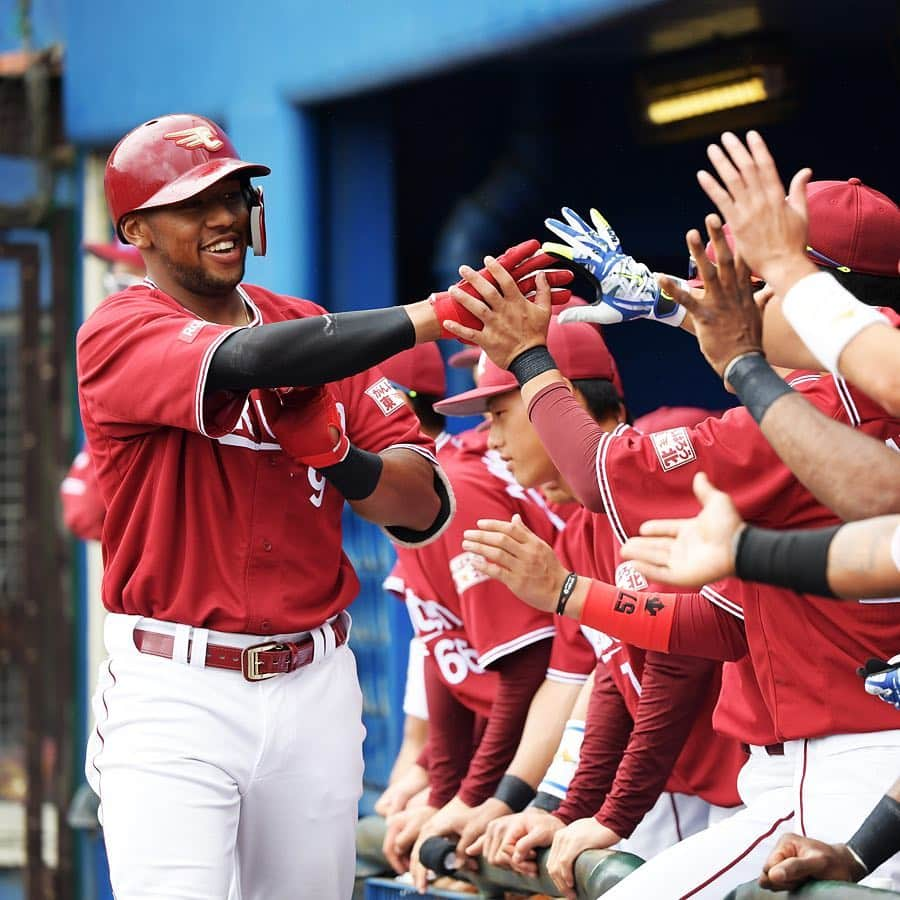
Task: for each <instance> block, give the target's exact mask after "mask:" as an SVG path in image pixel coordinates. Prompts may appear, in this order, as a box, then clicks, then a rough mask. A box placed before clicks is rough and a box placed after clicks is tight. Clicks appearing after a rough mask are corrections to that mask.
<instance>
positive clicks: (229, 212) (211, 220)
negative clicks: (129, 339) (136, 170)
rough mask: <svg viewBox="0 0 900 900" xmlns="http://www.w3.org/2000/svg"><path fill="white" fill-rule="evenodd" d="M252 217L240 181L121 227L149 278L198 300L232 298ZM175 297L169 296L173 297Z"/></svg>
mask: <svg viewBox="0 0 900 900" xmlns="http://www.w3.org/2000/svg"><path fill="white" fill-rule="evenodd" d="M249 227H250V211H249V209H248V207H247V201H246V200H245V198H244V196H243V194H242V192H241V182H240V181H238V180H237V179H228V180H225V181H220V182H218V183H216V184H214V185H212V186H211V187H209V188H207V189H206V190H205V191H203V192H202V193H200V194H197V195H196V196H194V197H190V198H189V199H187V200H184V201H182V202H181V203H175V204H172V205H171V206H163V207H160V208H158V209H151V210H145V211H141V212H138V213H135V214H133V215H132V216H129V217H128V218H127V219H126V220H125V221H124V222H123V230H124V231H125V233H126V236H127V237H128V239H129V240H130V241H131V243H133V244H135V245H136V246H137V247H138V248H139V249H140V250H141V251H143V252H144V258H145V260H146V262H147V272H148V274H149V275H150V277H151V278H152V279H153V280H154V281H155V282H156V283H157V284H159V285H160V287H162V288H163V289H164V290H166V289H168V286H169V285H173V286H174V285H177V286H178V287H179V288H180V289H181V290H182V291H186V292H188V293H189V294H191V295H193V296H196V297H203V298H215V297H221V296H227V295H229V294H230V293H231V292H232V291H233V290H234V289H235V287H237V285H238V284H239V283H240V281H241V279H242V278H243V277H244V261H245V258H246V255H247V235H248V234H249ZM170 293H171V291H170Z"/></svg>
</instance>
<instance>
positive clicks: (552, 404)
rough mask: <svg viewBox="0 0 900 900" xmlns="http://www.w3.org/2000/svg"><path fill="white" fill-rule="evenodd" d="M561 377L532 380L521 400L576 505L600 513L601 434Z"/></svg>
mask: <svg viewBox="0 0 900 900" xmlns="http://www.w3.org/2000/svg"><path fill="white" fill-rule="evenodd" d="M561 377H562V376H560V375H559V373H558V372H555V370H554V372H546V373H544V374H543V375H540V376H538V377H537V378H534V379H532V380H531V381H529V382H527V383H526V384H525V386H524V387H523V388H522V399H523V401H524V402H525V403H526V405H527V407H528V418H529V419H530V421H531V424H532V425H534V427H535V430H536V431H537V433H538V435H539V436H540V438H541V443H542V444H543V445H544V447H545V448H546V450H547V452H548V453H549V454H550V458H551V459H552V460H553V464H554V465H555V466H556V468H557V469H559V471H560V473H561V474H562V476H563V478H564V479H565V480H566V482H567V484H568V485H569V487H570V488H571V489H572V492H573V493H574V494H575V496H576V497H577V498H578V500H579V502H580V503H581V504H582V505H583V506H585V507H587V508H588V509H589V510H591V511H592V512H603V511H604V506H603V498H602V497H601V495H600V489H599V487H598V485H597V475H596V469H595V459H596V457H597V447H598V446H599V444H600V439H601V438H602V437H603V434H604V432H603V431H602V430H601V429H600V427H599V426H598V425H597V423H596V422H595V421H594V420H593V419H592V418H591V417H590V415H589V414H588V412H587V411H586V410H585V409H584V408H583V407H582V406H581V404H580V403H579V402H578V400H576V399H575V396H574V395H573V394H572V392H571V391H570V390H569V388H568V386H567V385H566V384H565V383H564V382H563V381H561V380H560V379H561Z"/></svg>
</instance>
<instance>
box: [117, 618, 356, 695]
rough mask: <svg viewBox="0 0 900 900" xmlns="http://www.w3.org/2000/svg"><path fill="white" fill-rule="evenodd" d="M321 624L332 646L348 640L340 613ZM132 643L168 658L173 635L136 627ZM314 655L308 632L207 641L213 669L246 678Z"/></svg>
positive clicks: (304, 662) (290, 667) (295, 665)
mask: <svg viewBox="0 0 900 900" xmlns="http://www.w3.org/2000/svg"><path fill="white" fill-rule="evenodd" d="M322 627H323V628H330V629H331V630H332V631H333V632H334V645H335V647H340V646H341V645H342V644H344V643H345V642H346V641H347V626H346V625H345V624H344V618H343V616H338V618H337V619H335V620H334V621H333V622H331V623H330V624H327V625H323V626H322ZM192 645H193V641H188V659H190V655H191V648H192ZM134 646H135V647H137V649H138V650H139V651H140V652H141V653H149V654H150V655H151V656H161V657H163V658H165V659H171V658H172V650H173V648H174V646H175V636H174V635H171V634H159V633H157V632H155V631H145V630H144V629H143V628H135V630H134ZM315 654H316V645H315V642H314V641H313V638H312V635H308V636H307V637H305V638H303V639H302V640H300V641H297V642H296V643H295V642H287V641H286V642H284V643H278V642H277V641H270V642H269V643H265V644H254V645H253V646H251V647H243V648H241V647H224V646H221V645H218V644H207V645H206V665H207V666H208V667H210V668H213V669H231V670H232V671H234V672H241V673H243V676H244V678H246V679H247V681H264V680H265V679H266V678H273V677H274V676H275V675H285V674H287V673H288V672H293V671H294V670H295V669H302V668H303V666H308V665H309V664H310V663H311V662H312V661H313V659H314V658H315Z"/></svg>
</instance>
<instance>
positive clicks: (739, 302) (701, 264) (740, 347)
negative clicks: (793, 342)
mask: <svg viewBox="0 0 900 900" xmlns="http://www.w3.org/2000/svg"><path fill="white" fill-rule="evenodd" d="M706 230H707V231H708V232H709V237H710V240H711V241H712V245H713V247H714V249H715V252H716V262H715V263H713V262H711V261H710V259H709V257H708V256H707V255H706V248H705V246H704V244H703V240H702V238H701V237H700V232H699V231H697V230H696V229H692V230H691V231H689V232H688V233H687V236H686V239H687V246H688V250H689V251H690V254H691V257H692V258H693V260H694V262H695V263H696V265H697V271H698V272H699V273H700V275H701V277H702V278H703V285H704V289H703V290H696V289H694V290H685V289H684V288H683V287H681V286H680V285H679V284H677V283H676V282H675V280H674V279H671V278H669V277H668V276H661V277H660V284H661V285H662V286H663V289H664V290H666V291H667V292H668V293H669V294H670V295H671V296H672V297H674V298H675V300H676V301H678V303H680V304H681V305H682V306H684V307H685V309H687V310H688V312H689V313H690V314H691V317H692V320H693V323H694V329H695V331H696V334H697V340H698V341H699V342H700V349H701V350H702V351H703V355H704V356H705V357H706V359H707V362H709V364H710V365H711V366H712V367H713V369H715V370H716V372H717V373H718V374H719V375H720V376H721V375H722V374H723V372H724V371H725V369H726V368H727V366H728V363H729V362H731V361H732V360H733V359H736V358H737V357H738V356H741V355H742V354H744V353H749V352H753V351H759V350H760V349H761V348H762V313H761V312H760V311H759V309H758V308H757V306H756V303H755V302H754V299H753V284H752V282H751V281H750V269H749V268H748V267H747V264H746V262H744V260H743V259H742V258H741V257H740V255H733V254H732V252H731V248H730V247H729V246H728V241H727V240H726V239H725V234H724V232H723V231H722V220H721V219H720V218H719V217H718V216H717V215H715V214H714V213H712V214H710V215H708V216H707V217H706Z"/></svg>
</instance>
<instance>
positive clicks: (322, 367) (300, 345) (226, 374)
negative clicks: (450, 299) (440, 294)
mask: <svg viewBox="0 0 900 900" xmlns="http://www.w3.org/2000/svg"><path fill="white" fill-rule="evenodd" d="M415 342H416V333H415V329H414V328H413V324H412V322H411V321H410V318H409V316H408V315H407V314H406V312H405V311H404V309H403V308H402V307H400V306H397V307H394V308H391V309H373V310H364V311H362V312H346V313H335V314H334V315H332V314H331V313H326V314H325V315H322V316H310V317H309V318H307V319H292V320H290V321H287V322H275V323H273V324H271V325H260V326H259V327H258V328H244V329H242V330H241V331H236V332H235V333H234V334H231V335H229V336H228V337H227V338H226V339H225V340H224V341H222V343H221V344H220V345H219V346H218V348H217V349H216V351H215V353H214V354H213V358H212V361H211V362H210V366H209V374H208V375H207V379H206V390H207V392H208V393H212V392H213V391H248V390H250V389H251V388H273V387H307V386H311V385H319V384H327V383H328V382H330V381H337V380H338V379H340V378H347V377H349V376H350V375H355V374H356V373H357V372H364V371H365V370H366V369H369V368H371V367H372V366H374V365H377V364H378V363H380V362H382V361H383V360H385V359H387V358H388V357H389V356H393V355H394V354H395V353H399V352H400V351H401V350H406V349H408V348H409V347H412V346H413V344H415Z"/></svg>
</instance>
